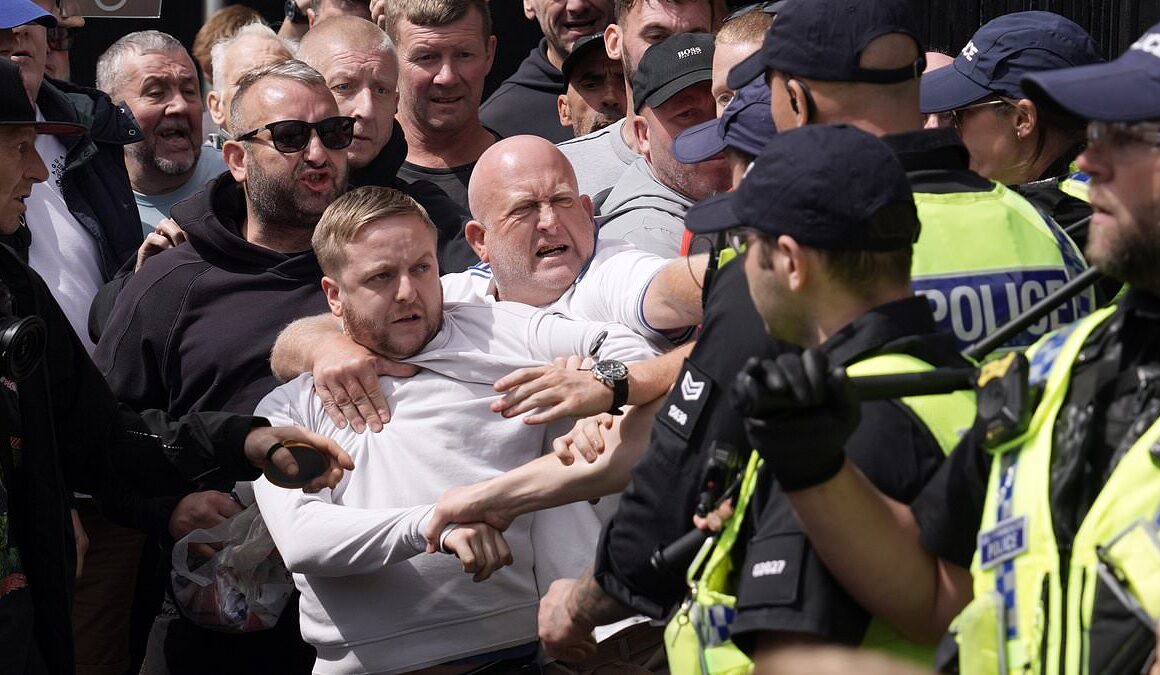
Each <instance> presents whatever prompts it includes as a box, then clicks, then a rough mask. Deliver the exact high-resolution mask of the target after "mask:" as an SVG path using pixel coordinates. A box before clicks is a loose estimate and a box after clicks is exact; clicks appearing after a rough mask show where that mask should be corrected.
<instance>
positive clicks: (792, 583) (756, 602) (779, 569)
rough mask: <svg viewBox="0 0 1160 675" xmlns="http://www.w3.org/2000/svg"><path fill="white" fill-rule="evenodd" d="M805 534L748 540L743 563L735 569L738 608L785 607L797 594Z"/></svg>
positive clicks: (803, 557)
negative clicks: (736, 571)
mask: <svg viewBox="0 0 1160 675" xmlns="http://www.w3.org/2000/svg"><path fill="white" fill-rule="evenodd" d="M805 557H806V536H805V535H804V534H801V533H797V532H791V533H787V534H775V535H770V536H768V537H762V538H761V539H755V540H754V541H752V542H750V544H749V547H748V551H747V552H746V555H745V565H744V566H743V567H742V568H741V569H740V570H739V579H738V587H737V597H738V605H737V607H738V609H745V608H748V607H770V606H773V607H785V606H787V605H793V604H796V603H797V602H798V598H799V596H800V595H801V585H802V566H803V565H804V564H805Z"/></svg>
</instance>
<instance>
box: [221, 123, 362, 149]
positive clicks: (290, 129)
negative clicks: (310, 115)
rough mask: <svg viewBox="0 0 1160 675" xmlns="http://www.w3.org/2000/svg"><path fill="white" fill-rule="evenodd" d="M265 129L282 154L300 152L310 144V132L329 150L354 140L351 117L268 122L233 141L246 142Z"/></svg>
mask: <svg viewBox="0 0 1160 675" xmlns="http://www.w3.org/2000/svg"><path fill="white" fill-rule="evenodd" d="M266 129H269V130H270V140H271V141H272V142H273V143H274V149H275V150H277V151H278V152H281V153H284V154H290V153H294V152H301V151H302V149H303V148H305V147H306V144H307V143H309V142H310V131H311V130H314V131H317V132H318V140H320V141H322V144H323V145H324V146H326V147H327V148H330V149H331V150H342V149H343V148H345V147H347V146H348V145H350V143H351V141H353V140H354V118H353V117H327V118H326V119H324V120H319V121H317V122H303V121H302V120H282V121H280V122H270V123H269V124H266V125H263V126H260V127H258V128H257V129H254V130H252V131H247V132H246V133H244V134H242V135H241V136H238V137H237V138H235V139H234V140H237V141H248V140H250V139H252V138H254V137H256V136H257V135H258V134H260V133H261V132H263V131H265V130H266Z"/></svg>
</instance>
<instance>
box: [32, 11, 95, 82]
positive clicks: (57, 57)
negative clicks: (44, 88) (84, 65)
mask: <svg viewBox="0 0 1160 675" xmlns="http://www.w3.org/2000/svg"><path fill="white" fill-rule="evenodd" d="M36 4H38V5H40V7H41V9H44V10H45V11H47V12H52V15H53V16H54V17H56V22H57V25H58V26H60V27H61V28H66V29H67V28H71V29H73V30H80V29H81V28H84V27H85V17H83V16H81V7H80V3H78V2H77V0H60V4H59V6H58V5H57V1H56V0H36ZM44 72H45V74H46V75H48V76H49V77H51V78H53V79H56V80H65V81H67V80H70V79H72V68H71V66H70V64H69V51H68V50H59V51H58V50H56V49H51V48H50V49H49V50H48V55H47V58H46V59H45V62H44Z"/></svg>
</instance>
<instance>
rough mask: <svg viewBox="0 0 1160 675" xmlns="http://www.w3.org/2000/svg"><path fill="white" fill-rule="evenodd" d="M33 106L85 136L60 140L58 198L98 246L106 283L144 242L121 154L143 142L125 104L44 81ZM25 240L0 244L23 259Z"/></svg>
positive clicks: (66, 85)
mask: <svg viewBox="0 0 1160 675" xmlns="http://www.w3.org/2000/svg"><path fill="white" fill-rule="evenodd" d="M36 104H37V106H39V107H40V111H41V113H42V114H43V115H44V117H45V119H48V120H55V121H61V122H76V123H79V124H82V125H84V126H85V128H86V129H88V130H89V132H88V133H86V134H81V135H77V136H61V137H60V141H61V143H63V144H64V146H65V148H66V149H67V151H68V155H67V157H66V162H67V164H66V166H65V169H64V177H63V179H62V183H61V192H62V193H63V194H64V200H65V203H67V204H68V208H69V211H70V212H72V215H73V217H74V218H76V219H77V222H79V223H80V224H81V227H83V228H85V230H86V231H87V232H88V233H89V234H90V235H92V237H93V239H94V240H95V241H96V243H97V251H98V252H99V253H100V261H99V263H100V268H101V276H102V277H103V278H104V280H105V281H109V280H110V279H112V278H113V275H114V274H116V273H117V270H118V269H119V268H120V267H121V265H123V264H124V263H125V262H126V261H127V260H129V259H130V258H132V257H134V255H135V254H136V252H137V248H138V247H139V246H141V242H142V240H143V236H142V234H141V216H140V214H138V212H137V202H136V201H135V200H134V198H133V188H132V187H131V186H130V185H129V174H128V173H127V172H126V171H125V151H124V146H126V145H128V144H130V143H136V142H137V141H139V140H141V129H140V127H138V126H137V122H136V120H134V119H133V115H132V113H130V112H129V109H128V107H127V106H125V105H124V104H122V105H119V106H118V105H114V104H113V103H112V101H110V100H109V97H108V96H106V95H105V94H104V93H102V92H100V91H97V90H96V89H88V88H86V87H80V86H77V85H75V84H72V83H69V82H61V81H59V80H47V79H46V80H45V81H44V84H42V85H41V87H40V94H39V96H37V99H36ZM23 234H24V235H25V236H24V237H17V238H13V237H8V238H4V239H3V241H4V243H7V244H9V245H10V246H12V247H13V248H16V249H17V250H18V251H22V252H23V253H25V254H27V250H28V244H29V240H28V238H27V232H26V231H25V232H23ZM32 236H35V233H33V235H32ZM25 257H27V255H25Z"/></svg>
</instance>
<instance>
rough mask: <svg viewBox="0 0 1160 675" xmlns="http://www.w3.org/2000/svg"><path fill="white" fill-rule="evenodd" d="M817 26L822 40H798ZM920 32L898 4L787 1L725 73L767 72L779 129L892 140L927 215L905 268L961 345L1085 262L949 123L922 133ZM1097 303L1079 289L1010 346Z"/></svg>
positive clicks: (735, 76) (746, 76)
mask: <svg viewBox="0 0 1160 675" xmlns="http://www.w3.org/2000/svg"><path fill="white" fill-rule="evenodd" d="M848 6H849V9H850V10H851V11H847V9H848ZM855 9H856V11H855ZM839 17H841V18H840V19H839ZM815 34H821V35H824V36H826V39H824V40H814V39H812V38H810V39H806V37H805V36H812V35H815ZM916 35H917V28H916V26H915V23H914V19H913V17H912V15H911V12H910V7H909V5H908V3H906V2H905V1H903V0H880V1H876V2H873V3H850V2H848V0H818V1H817V2H791V3H788V4H786V5H785V6H784V7H782V9H781V12H780V13H779V14H778V17H777V20H776V21H774V23H773V26H772V27H771V28H770V30H769V33H768V34H767V35H766V39H765V44H764V45H763V46H762V49H761V50H760V51H758V52H757V53H756V54H754V55H753V56H752V57H750V58H749V59H747V60H745V61H743V62H742V63H741V64H740V65H739V66H737V67H736V68H734V70H733V71H732V72H731V73H730V81H731V82H733V83H734V84H737V85H740V84H742V83H744V82H747V81H749V80H751V79H752V78H754V77H758V76H765V77H767V78H768V80H769V83H770V91H771V93H772V101H771V104H770V110H771V113H772V115H773V119H774V121H775V122H776V123H777V125H778V129H780V130H786V129H792V128H795V127H798V126H802V125H805V124H815V123H839V122H840V123H848V124H853V125H855V126H858V127H860V128H862V129H864V130H866V131H869V132H870V133H873V134H876V135H880V136H883V140H885V141H886V143H887V144H888V145H890V146H891V147H892V148H894V151H895V152H896V153H897V154H898V156H899V158H900V159H901V160H902V163H903V166H905V167H906V169H907V171H908V172H909V175H910V179H911V183H912V186H913V188H914V193H915V203H916V204H917V206H918V217H919V219H920V220H921V221H922V223H923V236H922V238H920V239H919V241H918V245H917V246H916V247H915V250H914V268H913V269H912V270H911V276H912V278H913V283H914V287H915V290H916V291H918V292H919V293H921V294H923V295H925V296H927V298H928V299H929V300H930V302H931V304H932V305H933V307H934V312H935V321H936V322H937V323H938V325H939V328H940V329H943V330H946V331H950V332H953V333H954V335H955V338H956V339H957V340H958V341H959V347H960V348H966V347H967V346H969V345H971V344H973V343H975V342H977V341H978V340H979V339H981V338H983V337H985V336H986V335H988V334H990V333H991V332H993V331H994V330H995V329H996V328H997V327H999V326H1002V325H1003V324H1005V323H1007V322H1008V321H1010V320H1011V319H1012V318H1014V317H1015V316H1018V315H1019V314H1021V313H1023V312H1024V311H1026V310H1027V309H1028V308H1029V307H1031V306H1032V305H1033V304H1035V303H1036V302H1037V301H1038V300H1040V299H1042V298H1043V297H1044V296H1045V295H1047V294H1048V293H1050V292H1052V291H1054V290H1055V289H1057V288H1059V287H1060V286H1062V285H1063V284H1065V283H1066V282H1067V281H1068V280H1070V279H1072V278H1074V277H1075V276H1077V275H1078V274H1079V273H1080V272H1082V271H1083V270H1084V269H1085V268H1086V263H1085V262H1084V260H1083V256H1082V253H1081V252H1080V250H1079V249H1078V248H1077V247H1076V246H1075V244H1074V242H1072V241H1071V240H1070V239H1069V238H1068V236H1067V235H1066V234H1065V233H1063V232H1062V230H1060V228H1059V226H1058V225H1057V224H1056V223H1055V222H1054V221H1051V220H1050V218H1046V217H1044V216H1043V215H1041V214H1040V213H1039V212H1037V211H1036V210H1035V208H1034V207H1033V206H1032V205H1031V204H1030V203H1029V202H1028V201H1027V200H1026V199H1023V198H1022V197H1020V196H1019V195H1018V194H1016V193H1015V192H1013V191H1012V190H1009V189H1007V188H1006V187H1004V186H1002V185H1001V184H999V183H996V182H994V181H989V180H986V179H984V178H982V177H981V176H979V175H978V174H976V173H974V172H972V171H970V169H969V166H968V163H969V157H968V155H967V152H966V150H965V149H964V147H963V145H962V142H961V140H960V139H959V138H958V137H957V135H956V134H955V133H953V130H951V129H942V130H933V131H923V130H922V125H923V118H922V114H921V113H920V112H919V82H918V75H917V74H918V73H920V72H921V71H922V67H923V59H922V55H923V51H922V47H921V45H920V44H919V42H918V38H917V37H915V36H916ZM863 45H864V47H863ZM968 242H969V244H970V245H967V243H968ZM1093 304H1094V294H1093V293H1091V292H1090V291H1087V292H1084V293H1082V294H1080V295H1079V296H1077V297H1076V298H1073V299H1072V300H1070V301H1068V302H1066V303H1064V304H1062V305H1061V306H1060V307H1059V308H1058V309H1057V310H1056V311H1054V312H1052V313H1051V314H1050V315H1049V316H1048V317H1047V318H1046V319H1045V320H1043V321H1040V322H1038V323H1036V324H1033V325H1031V326H1029V327H1028V328H1027V329H1026V330H1024V331H1023V332H1022V333H1020V334H1018V335H1016V336H1015V337H1014V338H1012V339H1011V341H1010V342H1008V343H1007V346H1008V347H1016V346H1027V345H1029V344H1031V343H1032V342H1034V341H1035V340H1036V339H1038V338H1039V337H1041V336H1043V335H1044V334H1045V333H1046V332H1048V331H1049V330H1053V329H1055V328H1059V327H1060V326H1063V325H1066V324H1067V323H1069V322H1071V321H1074V320H1076V319H1078V318H1080V317H1082V316H1084V315H1086V314H1087V313H1088V312H1090V311H1091V309H1092V308H1093Z"/></svg>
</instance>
